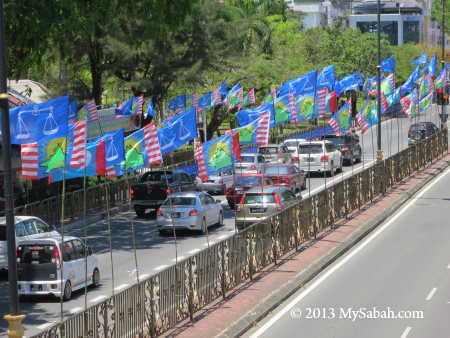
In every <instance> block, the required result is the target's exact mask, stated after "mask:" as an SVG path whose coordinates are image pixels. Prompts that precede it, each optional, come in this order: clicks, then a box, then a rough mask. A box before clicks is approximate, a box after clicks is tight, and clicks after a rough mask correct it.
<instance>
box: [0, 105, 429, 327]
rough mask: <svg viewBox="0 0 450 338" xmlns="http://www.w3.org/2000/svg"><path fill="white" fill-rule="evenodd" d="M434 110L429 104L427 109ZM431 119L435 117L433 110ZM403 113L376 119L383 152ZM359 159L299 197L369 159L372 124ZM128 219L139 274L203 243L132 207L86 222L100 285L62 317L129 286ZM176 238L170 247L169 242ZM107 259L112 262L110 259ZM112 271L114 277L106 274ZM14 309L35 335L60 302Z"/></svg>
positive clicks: (215, 236)
mask: <svg viewBox="0 0 450 338" xmlns="http://www.w3.org/2000/svg"><path fill="white" fill-rule="evenodd" d="M433 110H434V111H435V109H433ZM421 119H423V120H425V119H426V120H430V115H429V116H425V115H422V117H421ZM431 120H432V121H436V117H435V115H434V114H433V117H432V118H431ZM408 128H409V121H408V119H407V118H400V119H393V120H388V121H385V122H383V124H382V148H383V150H384V156H385V157H388V156H389V155H391V154H394V153H396V152H397V151H399V150H400V151H401V150H403V149H405V148H406V147H407V131H408ZM360 140H361V143H362V146H363V151H364V156H363V158H364V161H363V162H362V163H361V164H357V165H354V166H353V167H352V166H345V167H344V171H343V173H342V174H336V175H335V176H334V177H331V178H330V177H328V178H324V177H323V176H322V175H315V176H313V177H311V179H310V180H309V182H308V187H309V188H310V189H307V190H305V191H303V193H302V195H303V197H307V196H308V194H314V193H317V192H318V191H321V190H323V189H324V188H325V186H329V185H331V184H333V183H335V182H338V181H340V180H342V179H343V178H344V179H345V178H347V177H349V176H351V175H352V173H356V172H358V171H360V170H362V169H363V167H367V166H370V165H371V164H373V162H374V158H375V150H376V129H375V128H371V129H370V130H368V131H367V132H366V133H365V134H364V137H360ZM214 197H215V198H216V199H220V200H221V201H222V205H223V208H224V211H225V220H224V226H222V227H219V228H218V227H212V228H210V229H209V235H208V239H209V242H210V244H212V243H213V242H217V241H220V240H223V239H225V238H227V237H229V236H232V235H233V234H234V233H235V226H234V212H233V211H232V210H230V209H229V207H228V205H227V204H226V200H225V196H223V195H222V196H214ZM131 220H133V223H134V228H135V230H134V231H135V238H136V256H137V267H138V271H139V275H140V278H141V279H142V278H145V276H146V275H147V276H148V275H151V274H154V273H156V272H158V271H160V270H162V269H164V268H165V267H167V266H170V265H172V264H174V262H175V260H176V259H183V258H185V257H188V256H190V255H192V254H195V253H196V252H198V251H200V250H202V249H204V248H205V247H207V246H208V242H207V239H206V237H205V236H201V235H198V234H192V233H189V232H177V239H176V242H175V240H174V238H173V237H172V236H165V237H160V236H159V233H158V231H157V229H156V222H155V213H150V214H149V215H148V216H147V217H146V218H145V219H138V218H136V217H135V214H134V212H131V213H130V212H121V213H117V214H113V215H111V235H110V231H109V228H108V222H107V220H106V219H104V220H102V221H99V222H95V223H92V224H89V225H88V237H89V239H88V244H89V245H90V246H92V247H93V249H94V252H95V253H97V254H98V257H99V264H100V272H101V278H102V284H101V287H100V288H99V289H95V290H94V289H91V290H89V292H88V294H87V297H86V299H85V297H84V293H83V292H82V291H81V292H74V294H73V296H72V297H73V298H72V299H71V300H70V301H68V302H65V303H64V304H63V312H64V316H71V315H73V314H74V313H77V312H79V311H82V310H83V309H84V308H85V306H88V307H89V306H92V305H94V304H95V303H98V302H101V301H102V300H104V299H105V298H107V297H110V296H111V295H112V294H113V290H114V292H115V293H117V292H120V291H121V290H123V289H125V288H126V287H128V286H129V285H131V284H133V283H136V282H137V281H136V275H135V273H133V271H135V269H136V260H135V255H134V250H133V240H132V238H133V235H132V230H131V229H132V227H131ZM66 234H67V235H74V236H80V237H82V236H84V230H83V229H81V228H78V229H75V228H72V229H71V230H70V231H68V232H67V233H66ZM110 236H111V242H112V257H111V250H110V244H109V242H110ZM175 243H176V246H175ZM111 261H112V262H113V264H111ZM113 274H114V278H112V276H113ZM7 294H8V284H7V279H6V277H5V276H3V277H2V278H1V280H0V295H1V297H0V308H1V310H0V315H1V316H3V315H4V314H7V313H8V309H9V302H8V297H7ZM20 311H21V312H23V313H25V314H26V315H27V318H26V320H25V328H26V333H27V335H32V334H36V333H37V332H40V331H42V330H43V329H45V328H46V327H48V326H50V325H51V324H52V323H54V322H57V321H59V320H60V312H61V306H60V302H59V301H58V300H55V299H52V298H32V299H28V300H26V301H23V302H21V303H20ZM5 328H6V322H5V321H0V332H4V330H5Z"/></svg>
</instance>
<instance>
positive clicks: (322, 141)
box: [301, 140, 333, 145]
mask: <svg viewBox="0 0 450 338" xmlns="http://www.w3.org/2000/svg"><path fill="white" fill-rule="evenodd" d="M326 143H333V142H331V141H328V140H316V141H310V142H306V143H304V144H301V145H309V144H326Z"/></svg>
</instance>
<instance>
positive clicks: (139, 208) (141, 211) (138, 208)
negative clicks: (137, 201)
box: [134, 205, 145, 218]
mask: <svg viewBox="0 0 450 338" xmlns="http://www.w3.org/2000/svg"><path fill="white" fill-rule="evenodd" d="M134 211H135V212H136V216H137V217H141V218H142V217H145V209H144V207H143V206H141V205H135V206H134Z"/></svg>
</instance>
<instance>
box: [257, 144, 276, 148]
mask: <svg viewBox="0 0 450 338" xmlns="http://www.w3.org/2000/svg"><path fill="white" fill-rule="evenodd" d="M278 146H280V145H279V144H276V143H269V144H266V145H265V146H259V148H269V147H278Z"/></svg>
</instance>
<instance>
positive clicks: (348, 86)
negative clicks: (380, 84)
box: [336, 72, 359, 96]
mask: <svg viewBox="0 0 450 338" xmlns="http://www.w3.org/2000/svg"><path fill="white" fill-rule="evenodd" d="M339 84H340V92H337V91H336V94H337V96H341V94H342V93H344V92H346V91H348V90H358V88H359V79H358V72H355V73H353V74H349V75H347V76H344V77H343V78H342V80H341V81H340V82H339Z"/></svg>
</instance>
